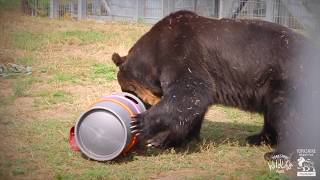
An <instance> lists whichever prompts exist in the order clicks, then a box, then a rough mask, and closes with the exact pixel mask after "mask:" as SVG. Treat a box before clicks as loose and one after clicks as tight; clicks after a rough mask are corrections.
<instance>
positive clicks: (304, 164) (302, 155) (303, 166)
mask: <svg viewBox="0 0 320 180" xmlns="http://www.w3.org/2000/svg"><path fill="white" fill-rule="evenodd" d="M297 153H298V156H299V158H298V167H297V176H316V169H315V166H314V163H313V161H312V157H314V155H315V153H316V150H315V149H297Z"/></svg>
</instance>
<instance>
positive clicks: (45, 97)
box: [34, 90, 72, 108]
mask: <svg viewBox="0 0 320 180" xmlns="http://www.w3.org/2000/svg"><path fill="white" fill-rule="evenodd" d="M35 97H38V98H37V99H36V100H35V101H34V106H35V107H46V108H47V107H52V106H53V105H56V104H60V103H71V102H72V96H71V94H70V93H68V92H65V91H62V90H57V91H42V92H40V93H38V94H36V95H35Z"/></svg>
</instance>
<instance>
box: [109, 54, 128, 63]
mask: <svg viewBox="0 0 320 180" xmlns="http://www.w3.org/2000/svg"><path fill="white" fill-rule="evenodd" d="M125 60H126V57H120V55H119V54H118V53H113V54H112V61H113V62H114V64H115V65H116V66H120V65H121V64H122V63H124V61H125Z"/></svg>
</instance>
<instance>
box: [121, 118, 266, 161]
mask: <svg viewBox="0 0 320 180" xmlns="http://www.w3.org/2000/svg"><path fill="white" fill-rule="evenodd" d="M261 129H262V127H261V126H259V125H254V124H245V123H237V122H213V121H209V120H205V121H204V123H203V125H202V129H201V135H200V137H201V138H200V140H193V141H191V142H188V143H187V144H185V145H183V146H182V147H179V148H175V152H176V153H184V154H192V153H197V152H200V151H201V149H202V148H203V147H204V146H206V145H213V146H215V147H218V146H220V145H223V144H228V143H231V144H235V145H238V146H246V145H247V142H246V137H248V136H249V135H253V134H255V133H258V132H260V130H261ZM168 151H170V149H169V150H168V149H156V148H148V149H146V148H144V147H137V148H135V149H134V150H133V151H132V152H130V153H129V154H127V155H125V156H121V157H118V158H117V159H115V162H116V163H122V162H128V161H133V160H134V159H135V156H156V155H159V154H163V153H168Z"/></svg>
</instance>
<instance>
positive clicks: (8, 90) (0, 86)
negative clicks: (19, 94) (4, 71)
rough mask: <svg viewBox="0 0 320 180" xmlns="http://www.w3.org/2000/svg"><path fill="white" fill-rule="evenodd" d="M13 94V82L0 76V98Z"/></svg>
mask: <svg viewBox="0 0 320 180" xmlns="http://www.w3.org/2000/svg"><path fill="white" fill-rule="evenodd" d="M12 94H13V92H12V82H10V81H8V80H5V79H2V78H0V99H1V98H2V97H9V96H11V95H12Z"/></svg>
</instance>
